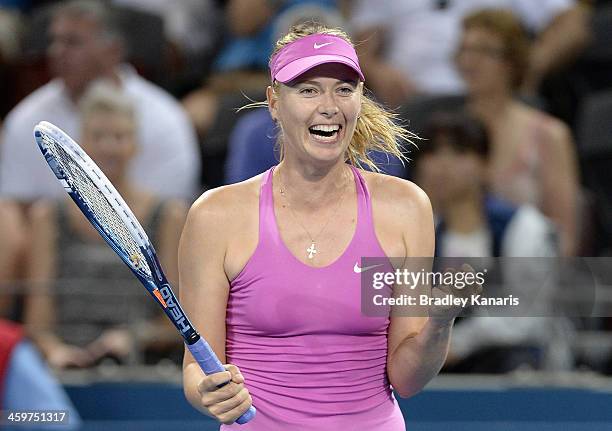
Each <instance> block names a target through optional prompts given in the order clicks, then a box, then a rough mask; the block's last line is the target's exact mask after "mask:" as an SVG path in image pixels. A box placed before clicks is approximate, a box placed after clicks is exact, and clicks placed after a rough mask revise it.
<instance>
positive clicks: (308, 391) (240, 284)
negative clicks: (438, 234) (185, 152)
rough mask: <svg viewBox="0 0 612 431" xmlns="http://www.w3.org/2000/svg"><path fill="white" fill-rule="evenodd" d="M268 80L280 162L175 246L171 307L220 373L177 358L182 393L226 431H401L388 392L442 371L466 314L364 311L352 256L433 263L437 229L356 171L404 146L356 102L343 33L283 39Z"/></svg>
mask: <svg viewBox="0 0 612 431" xmlns="http://www.w3.org/2000/svg"><path fill="white" fill-rule="evenodd" d="M270 69H271V80H272V84H271V86H270V87H268V89H267V99H268V101H267V106H268V108H269V111H270V113H271V115H272V117H273V119H274V120H275V121H276V122H277V124H278V127H279V140H280V145H281V154H282V157H281V162H280V163H279V164H278V165H277V166H275V167H273V168H272V169H270V170H268V171H267V172H265V173H263V174H261V175H259V176H257V177H254V178H252V179H250V180H247V181H244V182H242V183H238V184H234V185H230V186H226V187H221V188H218V189H214V190H210V191H208V192H206V193H205V194H204V195H203V196H202V197H201V198H200V199H198V200H197V201H196V202H195V203H194V205H193V207H192V208H191V210H190V213H189V216H188V221H187V224H186V226H185V229H184V232H183V235H182V239H181V244H180V250H179V262H180V264H179V266H180V269H179V271H180V296H181V302H182V303H183V304H184V306H185V308H186V310H187V312H188V314H189V315H190V316H193V323H194V324H195V325H196V327H197V328H198V329H199V330H200V331H201V332H202V335H203V336H204V337H205V338H206V339H207V340H208V342H209V343H210V345H211V347H212V348H213V350H214V351H215V352H216V354H217V355H218V356H219V358H220V360H221V361H222V362H226V363H227V364H228V365H227V366H226V368H227V370H228V372H224V373H219V374H215V375H210V376H208V377H206V376H205V375H204V374H203V373H202V371H201V370H200V368H199V366H198V365H197V363H195V362H194V360H193V358H192V357H191V355H190V354H189V352H186V354H185V361H184V374H183V376H184V377H183V381H184V389H185V394H186V396H187V399H188V400H189V401H190V402H191V404H192V405H193V406H194V407H195V408H197V409H199V410H200V411H202V412H203V413H204V414H206V415H209V416H211V417H214V418H216V419H217V420H219V421H220V422H222V423H223V424H226V425H223V426H222V427H221V429H222V430H230V429H241V430H258V431H259V430H262V431H263V430H265V431H274V430H292V431H294V430H319V431H320V430H334V431H337V430H368V431H375V430H380V431H383V430H384V431H397V430H404V429H405V424H404V420H403V417H402V413H401V411H400V409H399V408H398V404H397V402H396V400H395V398H394V396H393V394H392V388H393V389H395V390H396V391H397V393H399V394H400V395H401V396H402V397H407V396H411V395H413V394H415V393H417V392H418V391H420V390H421V389H422V388H423V386H424V385H425V384H426V383H427V382H429V381H430V380H431V379H432V378H433V377H434V376H435V375H436V374H437V373H438V371H439V370H440V368H441V366H442V364H443V362H444V360H445V356H446V352H447V348H448V343H449V336H450V330H451V327H452V324H453V321H454V317H455V316H456V315H457V314H458V313H459V311H460V310H458V309H456V308H440V309H430V310H429V311H430V314H429V316H430V317H429V319H428V318H427V317H425V318H422V317H420V318H419V317H412V318H410V317H391V318H389V317H366V316H364V315H362V314H361V312H360V300H361V297H360V270H362V269H365V268H360V267H359V265H360V262H361V258H362V257H366V256H368V257H376V256H379V257H384V256H398V257H402V256H403V257H409V256H419V257H422V256H432V253H433V249H434V233H433V220H432V212H431V206H430V203H429V199H428V198H427V196H426V195H425V193H424V192H423V191H421V190H420V189H419V188H418V187H416V186H415V185H414V184H412V183H410V182H408V181H405V180H401V179H398V178H394V177H390V176H385V175H382V174H377V173H371V172H366V171H363V170H361V169H358V168H356V167H355V165H356V164H357V161H358V160H361V161H363V162H364V163H367V164H369V159H368V156H367V153H368V151H370V150H373V149H376V150H383V151H386V152H388V153H391V154H395V155H400V149H399V146H398V145H399V144H398V142H399V141H402V140H406V139H408V138H409V137H410V134H409V132H407V131H406V130H404V129H402V128H401V127H399V126H397V125H396V124H395V123H394V121H393V120H394V116H393V114H391V113H389V112H386V111H385V110H383V109H381V108H380V107H379V106H378V105H376V104H375V103H373V102H372V101H371V100H369V99H368V98H367V97H366V96H365V95H364V93H363V83H364V77H363V74H362V72H361V70H360V67H359V62H358V59H357V55H356V53H355V50H354V48H353V45H352V44H351V42H350V40H349V38H348V36H347V35H346V34H345V33H343V32H341V31H339V30H331V29H326V28H324V27H321V26H318V25H313V24H308V25H300V26H296V27H294V28H292V30H291V31H290V32H289V34H287V35H285V36H284V37H283V38H281V39H280V40H279V42H277V45H276V49H275V52H274V54H273V56H272V59H271V61H270ZM226 382H230V383H229V384H227V385H225V386H222V387H220V388H219V385H220V384H223V383H226ZM251 404H253V405H255V406H256V407H257V415H256V417H255V418H254V419H253V420H252V421H251V422H249V423H248V424H246V425H229V424H231V423H232V422H233V421H234V420H235V419H236V418H238V417H239V416H240V415H241V414H242V413H243V412H245V411H246V410H247V408H248V407H249V406H250V405H251Z"/></svg>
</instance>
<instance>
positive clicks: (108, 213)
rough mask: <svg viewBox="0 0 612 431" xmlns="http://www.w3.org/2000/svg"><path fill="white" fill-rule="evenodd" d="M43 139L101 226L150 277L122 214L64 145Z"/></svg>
mask: <svg viewBox="0 0 612 431" xmlns="http://www.w3.org/2000/svg"><path fill="white" fill-rule="evenodd" d="M43 139H44V140H45V142H46V143H47V148H48V150H49V151H50V152H51V153H52V154H53V156H54V158H55V160H56V161H57V164H58V165H59V168H60V169H61V170H62V171H63V173H64V174H65V177H66V180H67V181H68V183H69V185H70V187H72V188H73V189H74V190H75V191H76V192H77V193H78V194H79V196H81V198H82V200H83V202H84V203H85V205H87V206H88V207H89V210H90V211H91V212H92V213H93V215H94V217H95V218H96V221H97V222H98V225H99V226H101V227H102V229H104V232H105V233H106V234H107V235H108V236H109V237H110V238H112V239H113V240H114V242H115V243H116V245H117V246H119V247H120V248H121V249H122V252H123V253H124V254H126V255H127V256H129V258H130V261H131V264H132V266H133V267H135V268H136V269H138V270H140V271H142V272H144V273H145V274H146V275H147V276H149V277H151V270H150V268H149V265H148V264H147V263H146V260H145V257H144V255H143V254H142V251H141V249H140V246H139V245H138V243H137V242H136V241H135V240H134V238H133V236H132V234H131V233H130V230H129V229H128V228H127V226H126V225H125V222H124V221H123V220H122V219H121V217H119V215H118V214H117V211H116V210H115V208H113V206H112V205H111V204H110V203H109V202H108V199H107V197H106V196H105V195H104V193H103V192H102V191H101V190H100V189H99V187H98V186H97V185H96V184H95V183H94V182H93V181H92V180H91V179H90V178H89V176H88V175H87V173H86V172H85V171H84V170H83V169H82V168H81V166H79V164H78V163H77V162H76V161H75V160H74V158H73V157H72V156H71V155H70V154H68V153H67V152H66V151H65V150H64V148H62V146H61V145H58V144H57V143H56V142H55V140H54V139H52V138H51V137H49V136H47V135H44V134H43Z"/></svg>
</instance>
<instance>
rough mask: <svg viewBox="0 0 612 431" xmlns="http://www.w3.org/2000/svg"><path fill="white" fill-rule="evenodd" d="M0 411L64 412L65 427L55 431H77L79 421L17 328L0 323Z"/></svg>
mask: <svg viewBox="0 0 612 431" xmlns="http://www.w3.org/2000/svg"><path fill="white" fill-rule="evenodd" d="M0 410H4V411H36V410H64V411H66V412H67V414H68V418H69V419H68V423H67V424H65V425H54V428H55V429H59V430H64V429H78V428H79V426H80V424H81V419H80V416H79V414H78V412H77V411H76V409H75V408H74V406H73V405H72V402H71V401H70V399H69V398H68V396H67V395H66V393H65V392H64V390H63V388H62V387H61V386H60V384H59V383H58V382H57V381H56V380H55V378H54V377H53V375H52V374H51V372H50V370H49V369H48V368H47V366H46V365H45V363H44V362H43V360H42V358H41V357H40V355H39V353H38V351H36V349H35V348H34V347H33V346H32V344H31V343H30V342H29V341H28V340H27V339H26V338H25V336H24V334H23V330H22V328H21V327H20V326H18V325H16V324H14V323H11V322H8V321H5V320H2V319H0Z"/></svg>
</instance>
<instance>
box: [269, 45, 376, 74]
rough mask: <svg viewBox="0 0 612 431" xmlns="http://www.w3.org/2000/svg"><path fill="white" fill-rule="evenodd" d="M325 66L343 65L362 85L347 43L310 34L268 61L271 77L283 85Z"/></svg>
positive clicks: (359, 69)
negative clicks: (353, 72)
mask: <svg viewBox="0 0 612 431" xmlns="http://www.w3.org/2000/svg"><path fill="white" fill-rule="evenodd" d="M325 63H341V64H345V65H347V66H348V67H350V68H351V69H353V70H354V71H355V72H357V73H358V74H359V78H360V79H361V80H362V81H365V78H364V76H363V73H362V72H361V68H360V67H359V60H358V59H357V53H356V52H355V48H353V47H352V46H351V44H350V43H348V42H347V41H346V40H344V39H342V38H341V37H338V36H332V35H329V34H321V33H317V34H311V35H310V36H306V37H303V38H301V39H298V40H296V41H295V42H292V43H290V44H289V45H286V46H285V47H284V48H282V49H281V50H280V51H279V52H277V53H276V54H275V55H274V56H273V57H272V59H271V60H270V77H271V78H272V82H274V80H276V81H278V82H282V83H287V82H289V81H292V80H294V79H295V78H297V77H298V76H300V75H301V74H302V73H304V72H306V71H308V70H310V69H312V68H313V67H315V66H319V65H321V64H325Z"/></svg>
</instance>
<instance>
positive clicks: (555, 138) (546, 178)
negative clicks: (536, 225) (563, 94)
mask: <svg viewBox="0 0 612 431" xmlns="http://www.w3.org/2000/svg"><path fill="white" fill-rule="evenodd" d="M542 143H543V154H542V157H541V159H542V177H541V181H542V187H541V190H542V212H543V213H544V214H545V215H547V216H548V217H550V219H551V220H552V221H553V222H555V223H556V225H557V226H558V228H559V231H560V233H561V253H562V255H564V256H573V255H575V254H576V251H577V242H578V239H577V231H578V221H577V218H578V181H579V180H578V162H577V160H576V154H575V151H574V143H573V140H572V136H571V132H570V131H569V129H568V128H567V126H566V125H565V124H563V123H561V122H560V121H556V120H555V121H554V122H551V123H550V127H549V128H548V130H547V132H546V135H545V137H544V139H543V142H542Z"/></svg>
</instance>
